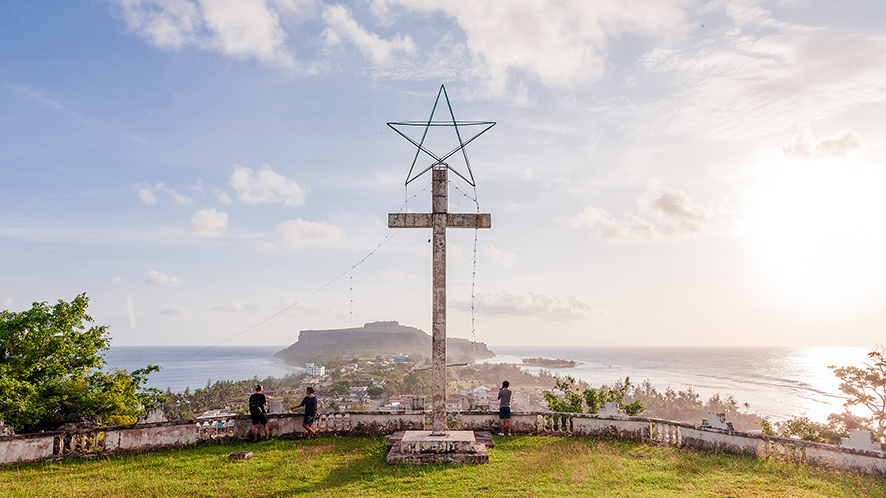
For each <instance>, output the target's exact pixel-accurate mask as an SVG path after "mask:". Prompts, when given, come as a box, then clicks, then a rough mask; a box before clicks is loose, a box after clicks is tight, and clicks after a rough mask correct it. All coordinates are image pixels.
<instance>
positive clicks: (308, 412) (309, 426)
mask: <svg viewBox="0 0 886 498" xmlns="http://www.w3.org/2000/svg"><path fill="white" fill-rule="evenodd" d="M302 406H303V407H305V419H304V421H303V422H302V424H301V425H302V427H304V428H305V430H306V431H307V432H308V435H310V436H316V435H317V433H316V432H315V431H314V427H313V425H314V419H316V418H317V398H316V397H315V396H314V388H313V387H311V386H308V389H307V396H305V398H304V399H303V400H301V404H300V405H296V406H293V407H292V409H293V410H295V409H296V408H300V407H302Z"/></svg>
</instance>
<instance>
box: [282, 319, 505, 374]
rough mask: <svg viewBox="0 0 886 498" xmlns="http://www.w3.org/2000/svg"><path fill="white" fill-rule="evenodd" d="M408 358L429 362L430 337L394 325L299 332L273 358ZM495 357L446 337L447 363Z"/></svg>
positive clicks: (298, 361)
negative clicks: (412, 357) (392, 356)
mask: <svg viewBox="0 0 886 498" xmlns="http://www.w3.org/2000/svg"><path fill="white" fill-rule="evenodd" d="M378 355H382V356H389V355H411V356H422V357H425V358H430V356H431V336H430V335H429V334H428V333H427V332H425V331H423V330H421V329H417V328H415V327H407V326H405V325H400V323H399V322H396V321H387V322H372V323H367V324H365V325H363V326H362V327H355V328H349V329H334V330H302V331H301V332H299V333H298V341H297V342H295V343H294V344H292V345H291V346H289V347H288V348H286V349H284V350H282V351H279V352H278V353H277V354H275V355H274V356H275V357H277V358H281V359H282V360H283V361H284V362H286V363H288V364H290V365H296V366H304V363H306V362H314V363H323V362H325V361H328V360H330V359H333V358H372V357H375V356H378ZM493 356H495V353H493V352H492V351H491V350H490V349H489V348H488V347H487V346H486V344H484V343H482V342H471V341H469V340H467V339H460V338H457V337H448V338H447V339H446V358H447V361H448V362H451V363H462V362H467V363H473V362H474V361H476V360H478V359H483V358H492V357H493Z"/></svg>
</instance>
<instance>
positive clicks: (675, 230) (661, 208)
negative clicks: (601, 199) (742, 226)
mask: <svg viewBox="0 0 886 498" xmlns="http://www.w3.org/2000/svg"><path fill="white" fill-rule="evenodd" d="M637 203H638V205H639V206H638V207H639V210H640V212H643V213H644V214H647V213H648V214H649V215H651V217H652V218H653V221H649V220H647V219H646V218H643V217H641V216H639V215H637V214H626V215H625V216H624V217H623V218H622V219H621V220H619V219H617V218H615V217H614V216H612V215H611V214H610V213H609V212H607V211H606V210H604V209H601V208H597V207H593V206H589V207H587V208H586V209H585V210H584V211H582V212H581V213H579V214H577V215H575V216H571V217H568V218H566V219H564V220H561V221H564V222H565V223H566V224H567V225H569V226H572V227H586V228H589V229H591V230H593V231H594V233H595V234H596V236H597V238H598V239H599V240H605V241H623V240H650V239H657V238H662V237H683V236H695V235H702V234H707V233H720V232H727V231H729V230H731V229H732V226H733V223H734V218H735V215H734V208H733V207H732V206H731V205H730V204H729V202H728V201H726V200H724V201H721V202H720V203H719V204H718V205H717V206H716V207H715V208H713V209H706V208H704V207H703V206H701V205H699V204H696V203H695V202H693V200H692V199H691V198H690V197H689V196H688V195H686V193H685V192H683V191H682V190H677V189H675V188H671V187H666V186H664V185H661V184H660V183H659V182H658V181H657V180H652V181H650V182H649V184H648V186H647V190H646V192H644V193H643V194H642V195H641V196H640V197H638V198H637Z"/></svg>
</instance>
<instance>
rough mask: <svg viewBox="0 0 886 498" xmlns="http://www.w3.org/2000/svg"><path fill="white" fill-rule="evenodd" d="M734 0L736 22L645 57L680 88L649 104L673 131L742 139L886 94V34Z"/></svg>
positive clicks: (883, 99)
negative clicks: (795, 18) (684, 47)
mask: <svg viewBox="0 0 886 498" xmlns="http://www.w3.org/2000/svg"><path fill="white" fill-rule="evenodd" d="M728 5H729V7H728V8H727V14H728V15H729V16H730V17H731V18H732V20H733V23H734V28H733V29H731V30H727V31H723V32H722V33H721V34H719V35H718V34H713V33H712V37H711V38H709V39H707V40H705V41H704V42H703V43H699V44H698V45H696V46H695V47H694V48H693V49H692V50H689V51H681V50H673V49H663V48H658V49H656V50H654V51H652V52H650V53H649V54H647V55H646V56H645V57H644V58H643V63H644V65H645V67H646V68H647V69H649V70H651V71H655V72H664V73H670V74H673V75H674V78H675V82H676V83H677V84H678V85H679V86H680V87H681V88H682V91H681V92H679V93H677V94H676V95H674V96H673V97H671V98H667V99H665V100H663V101H662V102H659V103H657V104H655V105H652V106H650V108H649V111H650V113H651V115H653V116H656V117H657V119H659V120H660V122H661V123H662V124H663V125H664V126H665V128H666V129H668V130H669V131H670V132H671V133H674V134H685V135H689V136H692V137H700V138H707V139H712V140H740V139H744V138H749V137H760V136H765V135H768V134H770V133H773V132H776V131H781V130H784V129H788V128H790V127H793V126H794V125H795V124H796V123H797V122H798V121H801V120H805V121H809V122H815V121H818V120H821V119H824V118H828V117H831V116H834V115H836V114H838V113H840V112H842V111H844V110H847V109H853V108H857V107H860V106H862V105H865V104H870V103H882V102H886V43H884V37H883V36H860V35H854V34H843V33H839V34H834V33H832V32H830V31H829V30H826V29H823V28H811V27H808V26H802V25H797V24H789V23H785V22H780V21H778V20H776V19H775V18H774V17H773V15H772V13H771V12H769V11H766V10H763V9H760V8H759V7H755V6H748V5H742V4H738V3H735V2H733V3H729V4H728ZM653 119H655V118H653Z"/></svg>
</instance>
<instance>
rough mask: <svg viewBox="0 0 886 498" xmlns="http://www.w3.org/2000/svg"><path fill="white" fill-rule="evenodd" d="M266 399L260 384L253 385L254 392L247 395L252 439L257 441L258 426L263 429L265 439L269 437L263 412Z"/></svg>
mask: <svg viewBox="0 0 886 498" xmlns="http://www.w3.org/2000/svg"><path fill="white" fill-rule="evenodd" d="M267 404H268V400H267V399H265V395H264V394H262V387H261V384H259V385H257V386H255V392H254V393H253V394H252V396H250V397H249V415H250V416H252V440H253V441H255V442H257V441H258V426H259V425H261V426H262V427H264V429H265V439H271V435H270V434H269V433H268V417H267V415H266V414H265V406H266V405H267Z"/></svg>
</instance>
